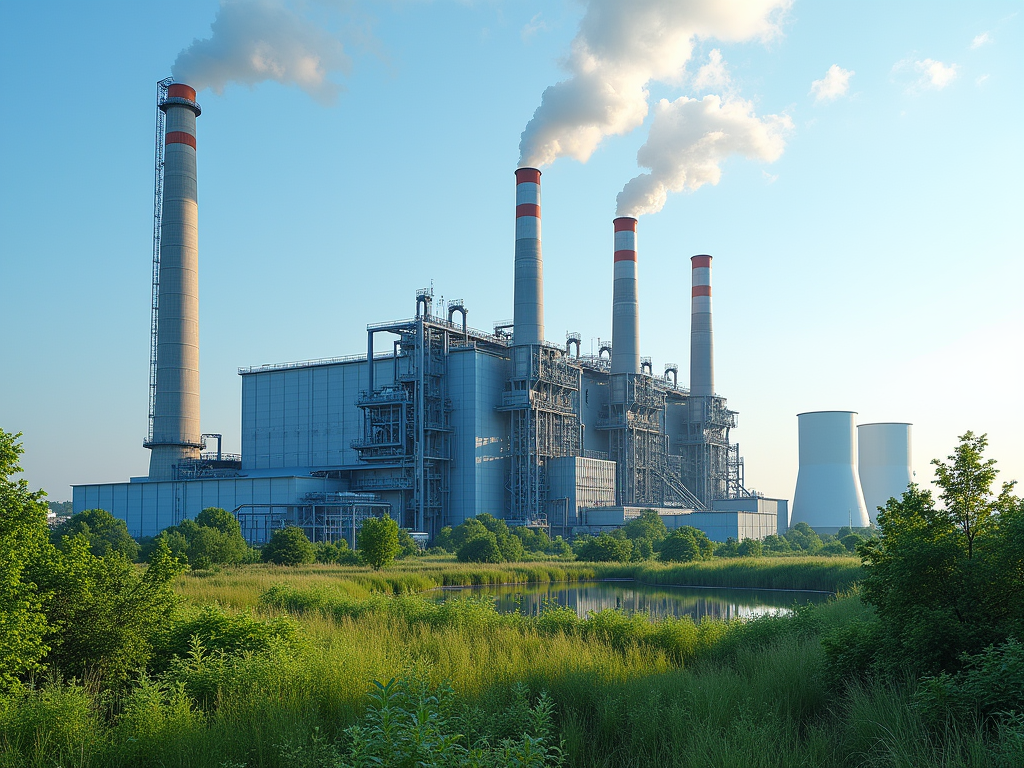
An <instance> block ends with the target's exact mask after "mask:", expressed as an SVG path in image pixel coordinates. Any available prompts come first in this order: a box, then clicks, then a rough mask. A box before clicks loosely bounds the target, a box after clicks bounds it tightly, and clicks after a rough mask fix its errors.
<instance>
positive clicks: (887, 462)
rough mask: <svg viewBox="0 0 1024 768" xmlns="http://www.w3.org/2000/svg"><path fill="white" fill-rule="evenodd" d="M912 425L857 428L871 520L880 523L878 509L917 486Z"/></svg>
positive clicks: (865, 492) (858, 448)
mask: <svg viewBox="0 0 1024 768" xmlns="http://www.w3.org/2000/svg"><path fill="white" fill-rule="evenodd" d="M910 427H911V425H910V424H897V423H887V424H860V425H858V426H857V463H858V471H859V473H860V487H861V489H862V490H863V491H864V503H865V504H866V505H867V508H868V517H869V518H870V519H871V522H872V523H875V522H877V519H878V507H884V506H885V503H886V502H887V501H888V500H889V499H890V498H897V499H898V498H900V497H901V496H902V495H903V492H904V491H905V490H907V486H908V485H910V483H912V482H913V479H914V473H913V470H912V469H911V467H910V462H911V453H910Z"/></svg>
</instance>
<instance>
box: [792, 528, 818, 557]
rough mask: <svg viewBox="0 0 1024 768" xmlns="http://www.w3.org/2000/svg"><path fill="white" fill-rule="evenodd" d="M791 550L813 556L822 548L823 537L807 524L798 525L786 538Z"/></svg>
mask: <svg viewBox="0 0 1024 768" xmlns="http://www.w3.org/2000/svg"><path fill="white" fill-rule="evenodd" d="M784 538H785V539H786V541H787V542H788V543H789V546H790V549H793V550H796V551H803V552H805V553H807V554H813V553H815V552H817V551H818V550H819V549H821V547H822V542H821V537H820V536H818V534H817V533H815V531H814V529H813V528H811V526H809V525H808V524H807V523H797V524H796V525H794V526H793V527H792V528H790V529H789V530H788V531H786V534H785V536H784Z"/></svg>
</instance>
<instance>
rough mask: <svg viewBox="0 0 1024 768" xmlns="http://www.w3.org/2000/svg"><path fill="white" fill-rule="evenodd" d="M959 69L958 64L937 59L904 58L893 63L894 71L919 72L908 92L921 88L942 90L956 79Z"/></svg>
mask: <svg viewBox="0 0 1024 768" xmlns="http://www.w3.org/2000/svg"><path fill="white" fill-rule="evenodd" d="M959 69H960V68H959V66H958V65H957V64H944V63H942V62H941V61H936V60H935V59H921V60H919V61H914V60H913V59H903V60H902V61H897V62H896V63H895V64H894V65H893V68H892V71H893V72H901V71H906V70H912V71H914V72H916V73H917V79H916V80H915V81H914V82H913V83H911V85H910V86H909V87H908V88H907V91H908V92H910V93H913V92H915V91H919V90H936V91H940V90H942V89H943V88H945V87H946V86H947V85H949V84H950V83H952V82H953V81H954V80H955V79H956V77H957V73H958V71H959Z"/></svg>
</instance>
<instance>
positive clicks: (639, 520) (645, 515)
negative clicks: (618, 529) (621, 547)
mask: <svg viewBox="0 0 1024 768" xmlns="http://www.w3.org/2000/svg"><path fill="white" fill-rule="evenodd" d="M622 532H623V533H624V534H626V538H627V539H632V540H636V539H646V540H647V541H650V542H656V541H661V540H662V539H664V538H665V537H666V536H668V528H666V527H665V523H664V521H663V520H662V519H661V517H660V516H659V515H658V513H657V512H655V511H654V510H653V509H645V510H643V511H641V512H640V516H639V517H634V518H633V519H632V520H630V521H629V522H628V523H626V524H625V525H624V526H622Z"/></svg>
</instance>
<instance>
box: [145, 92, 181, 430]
mask: <svg viewBox="0 0 1024 768" xmlns="http://www.w3.org/2000/svg"><path fill="white" fill-rule="evenodd" d="M173 82H174V79H173V78H170V77H165V78H164V79H163V80H160V81H158V82H157V84H156V151H155V160H154V174H153V302H152V310H151V313H150V320H149V431H148V433H147V437H146V442H145V443H144V445H147V446H148V445H150V444H151V443H152V442H153V422H154V420H155V418H156V353H157V331H158V330H159V325H160V227H161V224H162V220H163V215H164V134H165V131H166V128H165V125H166V115H165V114H164V111H163V109H161V107H162V106H163V103H164V102H165V101H166V100H167V88H168V86H169V85H170V84H171V83H173Z"/></svg>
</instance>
